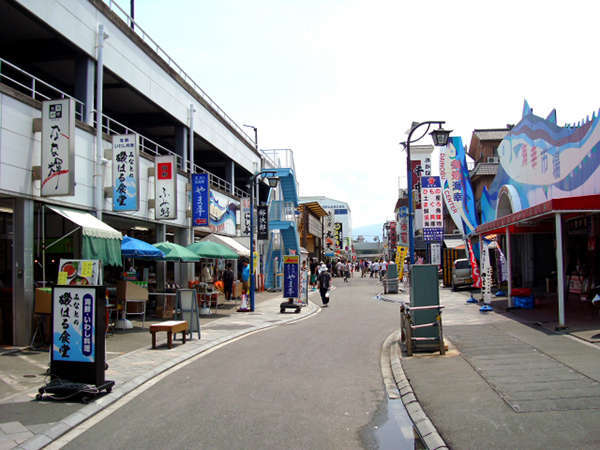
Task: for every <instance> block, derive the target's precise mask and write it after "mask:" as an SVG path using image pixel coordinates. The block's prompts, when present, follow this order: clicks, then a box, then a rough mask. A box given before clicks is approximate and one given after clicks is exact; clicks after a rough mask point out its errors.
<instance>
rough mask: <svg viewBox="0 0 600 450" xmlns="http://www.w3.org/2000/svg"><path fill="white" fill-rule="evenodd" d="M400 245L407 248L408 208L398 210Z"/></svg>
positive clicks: (402, 207) (403, 207)
mask: <svg viewBox="0 0 600 450" xmlns="http://www.w3.org/2000/svg"><path fill="white" fill-rule="evenodd" d="M398 245H402V246H405V247H408V246H409V243H408V207H407V206H401V207H400V209H399V210H398Z"/></svg>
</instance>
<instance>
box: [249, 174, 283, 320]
mask: <svg viewBox="0 0 600 450" xmlns="http://www.w3.org/2000/svg"><path fill="white" fill-rule="evenodd" d="M261 175H262V176H263V177H267V179H268V180H269V187H271V188H275V187H277V182H278V181H279V178H278V177H277V172H275V171H274V170H261V171H260V172H257V173H255V174H254V175H252V177H251V178H250V185H251V186H253V185H254V183H255V181H256V180H257V179H258V177H259V176H261ZM256 195H257V200H258V191H257V192H256ZM254 290H255V286H254V196H253V195H250V311H254Z"/></svg>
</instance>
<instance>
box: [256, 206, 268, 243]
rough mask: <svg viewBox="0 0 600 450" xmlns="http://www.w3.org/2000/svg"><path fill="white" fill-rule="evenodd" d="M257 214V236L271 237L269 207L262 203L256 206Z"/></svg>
mask: <svg viewBox="0 0 600 450" xmlns="http://www.w3.org/2000/svg"><path fill="white" fill-rule="evenodd" d="M256 215H257V222H258V223H257V229H256V230H257V235H258V236H257V237H258V239H259V240H263V241H266V240H267V239H269V207H268V206H267V205H260V206H258V208H256Z"/></svg>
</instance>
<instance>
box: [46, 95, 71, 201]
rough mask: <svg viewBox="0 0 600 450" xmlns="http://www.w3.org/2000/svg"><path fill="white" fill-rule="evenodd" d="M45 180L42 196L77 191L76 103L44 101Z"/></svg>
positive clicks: (64, 100) (67, 100)
mask: <svg viewBox="0 0 600 450" xmlns="http://www.w3.org/2000/svg"><path fill="white" fill-rule="evenodd" d="M41 149H42V150H41V154H42V181H41V188H40V195H42V196H51V195H73V194H74V193H75V103H74V101H73V100H71V99H61V100H48V101H45V102H43V103H42V146H41Z"/></svg>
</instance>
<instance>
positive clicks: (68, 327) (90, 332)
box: [52, 286, 96, 363]
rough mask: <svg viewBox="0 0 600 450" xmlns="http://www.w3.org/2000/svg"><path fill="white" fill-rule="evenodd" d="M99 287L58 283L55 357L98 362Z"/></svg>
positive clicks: (54, 334) (54, 328) (56, 288)
mask: <svg viewBox="0 0 600 450" xmlns="http://www.w3.org/2000/svg"><path fill="white" fill-rule="evenodd" d="M95 307H96V289H95V288H88V287H82V286H57V287H55V288H54V291H53V316H52V317H53V325H52V329H53V334H52V358H53V360H54V361H70V362H86V363H89V362H94V360H95V357H96V355H95V339H94V335H95V330H94V323H95Z"/></svg>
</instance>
